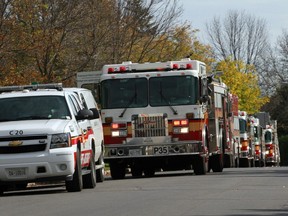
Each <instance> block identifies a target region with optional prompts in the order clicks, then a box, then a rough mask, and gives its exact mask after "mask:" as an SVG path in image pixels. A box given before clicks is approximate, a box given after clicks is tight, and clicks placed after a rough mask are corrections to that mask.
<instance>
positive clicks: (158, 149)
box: [153, 146, 169, 155]
mask: <svg viewBox="0 0 288 216" xmlns="http://www.w3.org/2000/svg"><path fill="white" fill-rule="evenodd" d="M153 153H154V155H163V154H168V153H169V148H168V146H155V147H153Z"/></svg>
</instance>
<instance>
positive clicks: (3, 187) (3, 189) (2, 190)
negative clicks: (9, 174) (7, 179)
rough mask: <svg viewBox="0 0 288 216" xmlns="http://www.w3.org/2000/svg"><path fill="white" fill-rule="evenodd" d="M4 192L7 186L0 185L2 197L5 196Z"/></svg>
mask: <svg viewBox="0 0 288 216" xmlns="http://www.w3.org/2000/svg"><path fill="white" fill-rule="evenodd" d="M4 191H5V186H4V185H0V196H2V195H3V194H4Z"/></svg>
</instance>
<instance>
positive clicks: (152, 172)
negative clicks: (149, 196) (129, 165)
mask: <svg viewBox="0 0 288 216" xmlns="http://www.w3.org/2000/svg"><path fill="white" fill-rule="evenodd" d="M144 175H145V177H148V178H149V177H153V176H154V175H155V169H154V168H146V169H144Z"/></svg>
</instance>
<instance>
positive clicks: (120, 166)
mask: <svg viewBox="0 0 288 216" xmlns="http://www.w3.org/2000/svg"><path fill="white" fill-rule="evenodd" d="M125 171H126V167H125V164H124V163H118V162H117V161H115V162H110V174H111V177H112V179H123V178H124V177H125Z"/></svg>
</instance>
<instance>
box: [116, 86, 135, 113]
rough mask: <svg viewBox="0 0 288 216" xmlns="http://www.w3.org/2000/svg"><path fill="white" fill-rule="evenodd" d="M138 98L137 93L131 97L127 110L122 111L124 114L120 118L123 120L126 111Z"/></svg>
mask: <svg viewBox="0 0 288 216" xmlns="http://www.w3.org/2000/svg"><path fill="white" fill-rule="evenodd" d="M136 98H137V92H136V91H135V94H134V95H133V96H132V97H131V99H130V100H129V101H128V103H127V105H126V106H125V109H124V110H123V111H122V113H121V114H120V115H119V118H122V117H123V116H124V114H125V112H126V110H127V109H128V108H129V107H130V106H131V104H132V103H133V101H134V100H135V99H136Z"/></svg>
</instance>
